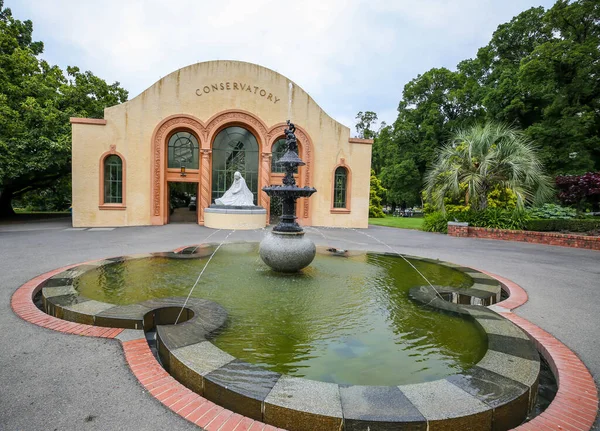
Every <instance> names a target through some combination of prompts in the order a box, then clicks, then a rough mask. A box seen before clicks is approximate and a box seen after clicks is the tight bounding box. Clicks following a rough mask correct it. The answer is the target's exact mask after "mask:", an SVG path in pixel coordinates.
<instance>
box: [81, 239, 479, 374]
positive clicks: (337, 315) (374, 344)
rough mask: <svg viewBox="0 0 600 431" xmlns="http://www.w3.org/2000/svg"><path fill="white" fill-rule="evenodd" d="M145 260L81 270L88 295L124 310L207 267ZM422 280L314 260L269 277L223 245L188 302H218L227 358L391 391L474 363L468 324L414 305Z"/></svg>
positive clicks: (455, 276)
mask: <svg viewBox="0 0 600 431" xmlns="http://www.w3.org/2000/svg"><path fill="white" fill-rule="evenodd" d="M206 260H207V257H205V258H202V259H186V260H182V259H169V258H163V257H153V258H147V259H139V260H132V261H125V262H123V263H116V264H111V265H107V266H104V267H102V268H100V269H97V270H93V271H90V272H87V273H86V274H84V275H83V276H82V277H80V278H79V279H78V280H77V281H76V287H77V289H78V290H79V291H80V292H81V294H83V295H84V296H87V297H88V298H92V299H96V300H98V301H104V302H109V303H113V304H132V303H136V302H139V301H143V300H146V299H150V298H159V297H169V296H187V294H188V292H189V289H190V288H191V286H192V285H193V284H194V282H195V281H196V278H197V276H198V274H199V273H200V271H201V270H202V268H203V267H204V265H205V263H206ZM412 262H413V264H414V265H415V266H416V267H417V268H418V269H419V270H420V271H421V272H423V274H425V276H426V277H427V278H428V279H429V280H430V281H431V282H432V283H433V284H437V285H450V286H455V287H468V286H469V285H471V283H472V281H471V279H470V278H469V277H468V276H466V275H464V274H463V273H461V272H459V271H455V270H453V269H450V268H447V267H444V266H441V265H435V264H432V263H424V262H421V261H412ZM423 284H424V281H423V279H422V278H421V277H420V276H419V275H418V274H417V273H416V271H415V270H414V269H412V268H411V267H410V266H409V265H408V264H407V263H406V262H404V261H403V260H402V259H400V258H398V257H390V256H383V255H377V254H366V253H364V254H359V255H356V256H352V257H336V256H327V255H319V254H318V255H317V257H316V258H315V260H314V262H313V263H312V264H311V266H310V267H308V268H306V269H305V270H303V272H302V273H301V274H294V275H283V274H278V273H275V272H273V271H271V270H270V269H269V268H268V267H267V266H266V265H265V264H263V263H262V261H261V260H260V258H259V257H258V246H257V245H255V244H230V245H224V246H223V247H221V249H219V251H218V252H217V253H216V254H215V257H214V258H213V260H212V261H211V262H210V264H209V265H208V267H207V269H206V271H205V272H204V274H203V276H202V278H201V279H200V282H199V283H198V285H197V286H196V289H195V290H194V293H193V296H196V297H199V298H206V299H210V300H212V301H215V302H217V303H219V304H221V305H222V306H223V307H225V308H226V309H227V311H228V312H229V323H228V326H227V328H226V329H225V330H224V332H223V333H221V334H220V335H219V336H218V337H217V338H216V339H215V340H213V342H214V343H215V344H216V345H217V346H219V347H220V348H221V349H223V350H225V351H226V352H228V353H229V354H231V355H233V356H235V357H237V358H240V359H243V360H245V361H248V362H252V363H255V364H259V365H261V366H263V367H264V368H268V369H270V370H273V371H277V372H280V373H286V374H290V375H293V376H299V377H306V378H309V379H313V380H321V381H325V382H334V383H341V384H363V385H398V384H407V383H417V382H423V381H429V380H435V379H439V378H443V377H445V376H447V375H450V374H455V373H457V372H460V371H462V370H464V369H465V368H469V367H471V366H472V365H474V364H475V363H476V362H477V361H479V359H481V357H482V356H483V355H484V353H485V350H486V344H487V343H486V337H485V335H484V334H482V333H481V332H480V330H479V329H478V328H477V327H476V326H475V324H474V323H472V322H470V321H468V320H465V319H462V318H459V317H454V316H450V315H446V314H442V313H439V312H436V311H432V310H430V309H426V308H424V307H422V306H420V305H418V304H417V303H414V302H413V301H412V300H410V299H409V297H408V290H409V289H410V288H411V287H413V286H420V285H423Z"/></svg>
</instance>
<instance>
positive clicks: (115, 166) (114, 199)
mask: <svg viewBox="0 0 600 431" xmlns="http://www.w3.org/2000/svg"><path fill="white" fill-rule="evenodd" d="M104 203H105V204H122V203H123V161H122V160H121V158H120V157H119V156H117V155H114V154H113V155H110V156H108V157H106V158H105V159H104Z"/></svg>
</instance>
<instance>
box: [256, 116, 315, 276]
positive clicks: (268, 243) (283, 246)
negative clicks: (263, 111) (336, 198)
mask: <svg viewBox="0 0 600 431" xmlns="http://www.w3.org/2000/svg"><path fill="white" fill-rule="evenodd" d="M287 124H288V127H287V129H285V142H286V144H287V147H288V149H287V152H286V153H285V154H284V155H283V157H281V158H280V159H279V160H278V161H277V162H275V163H276V164H278V165H282V166H283V167H284V168H285V176H284V177H283V184H282V185H280V186H268V187H263V191H264V192H265V193H266V194H267V195H269V196H270V197H273V196H278V197H280V198H281V199H282V212H281V214H282V215H281V217H280V219H279V223H278V224H277V226H275V227H274V228H273V230H272V231H271V232H269V233H268V234H267V236H266V237H265V239H263V240H262V241H261V243H260V251H259V253H260V257H261V259H262V260H263V262H265V263H266V264H267V265H269V266H270V267H271V268H272V269H273V270H275V271H279V272H296V271H299V270H301V269H302V268H305V267H306V266H308V265H310V263H311V262H312V261H313V259H314V257H315V253H316V247H315V244H314V243H313V242H312V241H311V240H310V239H309V238H307V237H305V236H304V230H303V229H302V227H301V226H300V225H299V224H298V223H297V222H296V199H298V198H301V197H305V198H307V197H310V196H311V195H312V194H313V193H315V192H316V191H317V190H316V189H315V188H313V187H308V186H307V187H298V186H297V185H296V180H295V178H294V171H295V170H296V168H297V167H298V166H303V165H304V164H305V163H304V162H303V161H302V160H301V159H300V157H298V142H297V140H296V135H295V131H296V127H295V126H294V125H293V124H292V123H291V122H290V120H288V121H287Z"/></svg>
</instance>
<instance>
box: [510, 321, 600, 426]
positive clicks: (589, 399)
mask: <svg viewBox="0 0 600 431" xmlns="http://www.w3.org/2000/svg"><path fill="white" fill-rule="evenodd" d="M500 314H501V315H502V316H504V317H506V318H507V319H508V320H510V321H511V322H513V323H514V324H516V325H518V326H519V327H520V328H521V329H523V330H524V331H525V332H527V334H529V336H530V337H531V338H532V339H533V342H534V343H535V345H536V346H537V349H538V351H539V352H540V354H541V355H542V356H543V357H544V358H545V359H546V361H548V364H549V365H550V368H551V369H552V372H553V373H554V375H555V376H556V380H557V382H558V392H557V393H556V396H555V397H554V400H553V401H552V403H550V405H549V406H548V408H547V409H546V410H545V411H544V412H543V413H542V414H540V415H539V416H537V417H535V418H533V419H532V420H530V421H529V422H525V423H524V424H523V425H521V426H518V427H517V428H515V430H518V431H531V430H563V431H582V430H590V429H592V426H593V425H594V420H595V419H596V416H597V414H598V389H597V388H596V383H595V382H594V378H593V377H592V375H591V374H590V372H589V371H588V369H587V368H586V366H585V365H584V364H583V362H581V360H580V359H579V358H578V357H577V355H575V353H573V352H572V351H571V350H570V349H569V348H568V347H567V346H565V345H564V344H563V343H561V342H560V341H558V340H557V339H556V338H554V337H553V336H552V335H550V334H549V333H548V332H546V331H544V330H543V329H541V328H540V327H538V326H536V325H534V324H533V323H531V322H529V321H527V320H526V319H524V318H522V317H519V316H517V315H516V314H513V313H500Z"/></svg>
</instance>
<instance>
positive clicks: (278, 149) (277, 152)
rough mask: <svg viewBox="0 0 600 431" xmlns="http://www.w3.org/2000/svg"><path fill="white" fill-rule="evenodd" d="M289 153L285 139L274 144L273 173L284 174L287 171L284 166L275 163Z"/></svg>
mask: <svg viewBox="0 0 600 431" xmlns="http://www.w3.org/2000/svg"><path fill="white" fill-rule="evenodd" d="M286 151H287V146H286V145H285V139H284V138H282V139H278V140H277V142H275V144H273V150H272V151H271V154H272V157H271V172H272V173H274V174H284V173H285V169H284V168H283V166H281V165H278V164H276V163H275V162H276V161H277V160H279V159H281V158H282V157H283V155H284V154H285V153H286Z"/></svg>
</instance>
